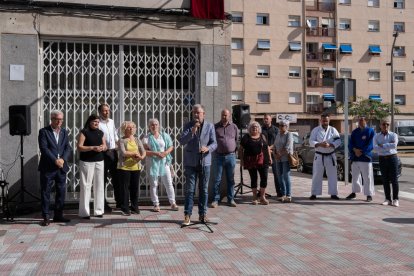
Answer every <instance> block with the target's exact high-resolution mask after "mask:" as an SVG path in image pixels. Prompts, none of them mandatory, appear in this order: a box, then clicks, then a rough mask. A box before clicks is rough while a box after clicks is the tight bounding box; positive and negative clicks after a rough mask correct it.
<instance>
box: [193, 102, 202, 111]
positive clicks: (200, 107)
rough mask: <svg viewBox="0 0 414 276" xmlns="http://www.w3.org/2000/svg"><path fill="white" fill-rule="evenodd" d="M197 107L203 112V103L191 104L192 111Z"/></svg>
mask: <svg viewBox="0 0 414 276" xmlns="http://www.w3.org/2000/svg"><path fill="white" fill-rule="evenodd" d="M198 109H201V110H203V112H204V106H203V105H201V104H195V105H193V109H192V111H196V110H198Z"/></svg>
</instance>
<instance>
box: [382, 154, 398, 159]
mask: <svg viewBox="0 0 414 276" xmlns="http://www.w3.org/2000/svg"><path fill="white" fill-rule="evenodd" d="M394 156H397V154H390V155H380V156H379V159H390V158H392V157H394Z"/></svg>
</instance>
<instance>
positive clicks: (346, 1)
mask: <svg viewBox="0 0 414 276" xmlns="http://www.w3.org/2000/svg"><path fill="white" fill-rule="evenodd" d="M339 5H351V0H339Z"/></svg>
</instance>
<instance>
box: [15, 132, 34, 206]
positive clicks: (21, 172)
mask: <svg viewBox="0 0 414 276" xmlns="http://www.w3.org/2000/svg"><path fill="white" fill-rule="evenodd" d="M24 194H28V195H29V196H31V197H32V198H33V199H36V201H29V202H26V203H31V202H40V198H39V197H37V196H36V195H34V194H32V193H31V192H29V191H28V190H26V186H25V183H24V154H23V135H20V191H18V192H17V193H15V194H14V195H13V196H12V197H10V199H9V200H8V201H9V202H16V209H17V206H18V204H24V203H25V202H24ZM18 195H20V201H19V202H17V201H13V199H15V198H16V197H17V196H18Z"/></svg>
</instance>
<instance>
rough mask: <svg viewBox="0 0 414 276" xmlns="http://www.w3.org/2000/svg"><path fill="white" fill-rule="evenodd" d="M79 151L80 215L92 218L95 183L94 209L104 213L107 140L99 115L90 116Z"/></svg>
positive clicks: (98, 213) (100, 215)
mask: <svg viewBox="0 0 414 276" xmlns="http://www.w3.org/2000/svg"><path fill="white" fill-rule="evenodd" d="M77 148H78V151H79V152H80V161H79V171H80V202H79V216H80V217H82V218H84V219H90V216H91V215H90V210H89V202H90V199H91V188H92V185H93V197H94V200H93V211H94V215H95V216H96V217H100V218H101V217H103V213H104V202H105V198H104V197H105V196H104V190H105V187H104V183H105V182H104V161H103V160H104V154H103V152H104V151H106V149H107V148H106V142H105V137H104V133H103V132H102V131H101V130H99V117H98V116H97V115H95V114H92V115H90V116H89V118H88V120H87V121H86V123H85V127H84V128H83V129H82V130H81V133H80V135H79V140H78V145H77Z"/></svg>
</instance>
